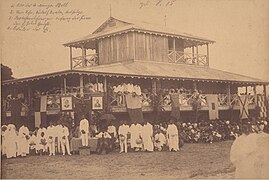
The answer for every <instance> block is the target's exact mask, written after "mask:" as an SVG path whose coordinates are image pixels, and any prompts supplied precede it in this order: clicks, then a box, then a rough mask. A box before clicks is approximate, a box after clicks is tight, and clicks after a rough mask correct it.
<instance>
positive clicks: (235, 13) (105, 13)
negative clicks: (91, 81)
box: [0, 0, 269, 81]
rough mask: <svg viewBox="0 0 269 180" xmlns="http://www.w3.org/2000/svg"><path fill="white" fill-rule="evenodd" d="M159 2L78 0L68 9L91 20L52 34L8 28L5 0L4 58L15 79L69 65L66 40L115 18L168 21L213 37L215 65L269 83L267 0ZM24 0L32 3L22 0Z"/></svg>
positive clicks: (60, 25)
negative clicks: (110, 18)
mask: <svg viewBox="0 0 269 180" xmlns="http://www.w3.org/2000/svg"><path fill="white" fill-rule="evenodd" d="M167 1H173V0H163V1H162V3H163V4H162V5H161V6H159V5H158V6H155V4H156V3H157V2H158V1H157V0H151V1H149V3H148V5H147V6H145V7H143V8H140V6H141V2H144V3H146V2H147V0H102V1H101V0H76V1H54V0H53V1H52V0H47V1H46V0H36V1H32V2H41V3H48V2H51V3H52V2H69V5H68V6H69V7H72V8H74V9H80V10H82V11H84V14H85V16H88V17H91V19H89V20H83V21H80V22H75V21H73V22H69V23H68V22H52V24H51V26H50V32H47V33H42V32H32V31H31V32H20V31H11V30H7V26H8V25H9V23H10V21H8V18H9V13H10V5H11V4H12V3H13V4H14V2H19V1H17V0H16V1H15V0H10V1H1V3H2V4H1V8H2V9H1V14H0V15H1V23H2V24H1V35H4V37H3V36H2V41H1V43H2V45H1V58H2V59H1V61H2V63H3V64H4V65H7V66H9V67H11V68H12V70H13V74H14V76H15V77H16V78H20V77H26V76H33V75H37V74H44V73H49V72H56V71H59V70H66V69H69V49H68V48H66V47H63V46H62V44H63V43H66V42H68V41H71V40H74V39H77V38H79V37H82V36H84V35H87V34H90V33H91V32H93V31H94V30H95V29H96V28H97V27H98V26H99V25H100V24H101V23H103V22H104V21H105V20H106V19H107V18H108V17H109V4H111V9H112V16H115V17H118V18H121V17H123V18H124V17H126V18H128V19H134V20H136V21H143V22H149V23H153V24H160V25H163V24H164V17H165V15H166V19H167V21H166V24H167V26H168V27H169V28H173V29H177V30H178V31H181V32H186V33H190V34H194V35H197V36H202V37H205V38H208V39H212V40H215V41H216V43H215V44H213V45H210V66H211V67H212V68H216V69H221V70H225V71H230V72H234V73H239V74H243V75H248V76H252V77H256V78H259V79H264V80H268V81H269V13H268V12H269V1H268V0H225V1H224V0H200V1H198V0H174V3H173V5H172V6H165V5H164V4H165V3H167ZM22 2H31V1H27V0H23V1H22Z"/></svg>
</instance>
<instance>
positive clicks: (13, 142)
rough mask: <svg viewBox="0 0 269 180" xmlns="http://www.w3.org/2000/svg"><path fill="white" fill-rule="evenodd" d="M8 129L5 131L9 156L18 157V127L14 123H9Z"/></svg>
mask: <svg viewBox="0 0 269 180" xmlns="http://www.w3.org/2000/svg"><path fill="white" fill-rule="evenodd" d="M7 128H8V129H7V131H6V133H5V137H6V138H5V140H6V155H7V158H12V157H16V154H17V139H18V136H17V134H16V127H15V125H14V124H9V125H8V126H7Z"/></svg>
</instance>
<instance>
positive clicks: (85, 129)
mask: <svg viewBox="0 0 269 180" xmlns="http://www.w3.org/2000/svg"><path fill="white" fill-rule="evenodd" d="M89 126H90V125H89V121H88V120H87V119H86V118H85V116H82V119H81V120H80V123H79V130H80V132H81V140H82V146H88V145H89V139H88V138H89Z"/></svg>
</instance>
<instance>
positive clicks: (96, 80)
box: [95, 76, 99, 92]
mask: <svg viewBox="0 0 269 180" xmlns="http://www.w3.org/2000/svg"><path fill="white" fill-rule="evenodd" d="M95 82H96V84H97V92H99V87H98V83H99V82H98V76H96V79H95Z"/></svg>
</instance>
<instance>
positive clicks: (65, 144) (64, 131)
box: [59, 125, 71, 156]
mask: <svg viewBox="0 0 269 180" xmlns="http://www.w3.org/2000/svg"><path fill="white" fill-rule="evenodd" d="M61 126H62V127H61V129H60V132H59V134H60V136H61V139H60V141H61V147H62V152H63V155H65V150H66V151H67V154H68V155H69V156H71V153H70V145H69V139H68V136H69V130H68V128H67V127H66V126H65V125H61Z"/></svg>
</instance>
